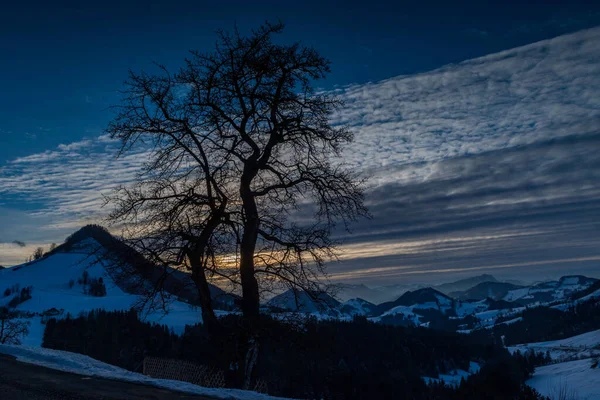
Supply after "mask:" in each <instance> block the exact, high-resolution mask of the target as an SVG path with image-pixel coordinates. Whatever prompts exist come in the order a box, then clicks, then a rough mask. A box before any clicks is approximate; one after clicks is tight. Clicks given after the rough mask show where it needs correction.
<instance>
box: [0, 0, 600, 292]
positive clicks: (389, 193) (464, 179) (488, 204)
mask: <svg viewBox="0 0 600 400" xmlns="http://www.w3.org/2000/svg"><path fill="white" fill-rule="evenodd" d="M13 3H15V4H11V5H8V6H5V7H4V8H3V12H2V13H1V14H0V51H1V54H2V55H3V56H2V62H0V76H2V77H3V78H0V82H1V85H0V86H1V88H2V91H1V92H0V227H1V229H0V264H2V265H15V264H19V263H21V262H22V261H23V260H24V259H25V258H26V257H27V255H28V254H29V253H30V252H31V250H32V248H34V247H35V246H38V245H46V246H47V245H48V244H49V243H52V242H61V241H62V240H64V238H65V237H66V236H67V235H68V234H69V233H71V232H72V231H74V230H75V229H77V228H78V227H80V226H81V225H83V224H85V223H87V222H93V221H98V220H99V219H100V218H101V216H102V214H103V213H104V212H105V211H106V209H103V208H101V205H102V200H101V194H102V193H106V192H107V191H110V189H111V188H114V187H116V186H117V185H118V184H121V183H127V182H130V181H132V180H133V178H134V175H135V171H136V169H137V168H138V167H139V165H140V163H141V162H142V161H143V159H144V153H143V151H142V150H140V151H139V152H137V153H135V152H134V153H131V154H128V155H127V156H125V157H124V158H121V159H118V160H116V159H115V149H116V144H115V143H114V142H113V141H111V140H110V139H109V138H108V137H107V136H106V135H104V133H103V129H104V128H105V127H106V124H107V123H108V121H109V120H110V118H111V112H110V109H109V107H110V106H111V105H115V104H117V103H118V101H119V90H120V89H121V88H122V82H123V81H124V80H125V79H126V77H127V72H128V70H130V69H131V70H135V71H140V70H152V68H153V62H160V63H161V64H164V65H166V66H167V67H168V68H173V69H176V68H177V67H178V66H180V65H181V62H182V60H183V59H184V58H185V56H186V54H187V51H188V50H193V49H198V50H210V49H211V48H212V46H213V44H214V41H215V39H216V35H215V30H217V29H226V30H227V29H231V28H232V27H233V26H235V25H237V26H238V28H239V29H240V30H242V31H247V30H249V29H251V28H253V27H256V26H258V25H259V24H260V23H262V22H263V21H265V20H277V19H280V20H282V21H283V22H284V23H285V24H286V30H285V33H284V34H283V35H281V37H280V38H279V39H278V40H281V41H283V42H291V41H297V40H301V41H302V43H304V44H306V45H309V46H312V47H315V48H316V49H317V50H318V51H320V52H321V53H322V54H323V55H324V56H326V57H327V58H329V59H330V60H331V62H332V73H331V74H330V76H329V77H328V79H327V80H325V81H321V82H319V87H320V88H321V89H323V90H327V91H332V92H335V93H336V94H338V95H339V96H340V97H341V98H343V99H344V100H345V103H346V106H345V108H344V109H343V110H341V111H340V112H338V113H337V114H336V115H334V116H333V122H335V123H342V124H346V125H349V126H350V127H352V129H353V130H354V131H355V134H356V142H355V143H354V144H353V145H352V146H350V148H348V150H347V152H346V154H345V157H346V159H347V161H348V162H349V163H350V164H351V165H353V166H354V167H355V168H357V169H359V170H360V171H362V172H363V173H364V174H365V176H369V177H370V179H369V190H368V195H367V203H368V205H369V207H370V209H371V212H372V214H373V217H374V218H373V219H372V220H368V221H361V222H359V223H358V224H357V225H356V226H355V227H354V228H353V234H352V235H344V236H343V237H342V239H343V240H344V243H345V244H344V246H343V253H342V258H341V260H340V261H339V262H337V263H334V264H332V265H331V266H330V268H329V271H330V273H331V276H332V278H333V279H335V280H341V281H346V282H353V283H366V284H369V285H382V284H390V283H402V282H434V281H448V280H453V279H458V278H462V277H465V276H470V275H474V274H480V273H484V272H485V273H492V274H494V275H497V276H498V277H500V278H511V279H523V280H537V279H545V278H555V277H558V276H561V275H565V274H571V273H578V274H579V273H580V274H586V275H589V276H596V277H599V278H600V246H599V244H600V217H599V216H600V185H599V184H598V182H599V180H598V178H600V176H599V175H600V155H599V154H598V152H597V150H596V149H600V96H598V95H597V93H600V28H598V27H599V26H600V4H598V5H592V2H577V1H569V2H549V1H540V2H536V1H529V2H526V4H519V3H517V2H506V1H503V2H479V3H480V4H477V5H473V4H466V3H465V4H463V5H457V4H453V5H451V6H450V5H448V4H447V3H448V2H440V3H432V2H420V3H419V5H418V6H416V5H414V4H409V3H408V2H394V4H391V3H392V2H376V1H371V2H323V1H320V2H311V1H304V2H302V3H298V4H292V3H290V2H227V3H225V2H221V3H218V4H214V2H203V1H197V2H180V1H170V2H168V3H166V2H153V1H145V2H111V1H108V2H102V3H98V2H53V3H52V4H49V3H46V2H44V3H41V2H40V3H36V2H21V3H19V4H16V2H13ZM523 46H524V47H523ZM15 240H20V241H23V242H25V243H26V244H27V246H26V247H24V248H22V247H20V246H16V245H14V244H13V241H15Z"/></svg>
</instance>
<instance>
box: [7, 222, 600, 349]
mask: <svg viewBox="0 0 600 400" xmlns="http://www.w3.org/2000/svg"><path fill="white" fill-rule="evenodd" d="M96 256H101V257H100V258H101V259H102V262H98V257H96ZM84 271H85V272H86V273H87V274H89V276H90V277H91V278H94V279H98V278H100V277H102V278H103V282H105V284H106V295H105V296H103V297H94V296H91V295H90V293H89V292H88V290H87V289H86V288H85V287H84V286H85V285H82V284H81V283H79V282H81V280H82V277H83V273H84ZM164 271H165V270H164V269H163V268H159V267H158V266H156V265H153V264H151V263H149V262H148V261H146V260H145V259H144V258H143V257H142V256H141V255H140V254H139V253H137V252H135V251H134V250H133V249H131V248H130V247H129V246H127V245H126V244H124V243H123V242H121V241H119V240H118V239H116V238H114V237H113V236H112V235H110V234H109V233H108V232H107V231H105V230H104V229H102V228H101V227H94V226H90V227H86V228H84V229H82V230H80V231H78V232H76V233H75V234H73V235H71V237H69V238H68V239H67V240H66V241H65V243H64V244H62V245H60V246H58V247H57V248H56V249H55V250H53V251H51V252H50V253H48V254H46V255H45V256H44V257H43V258H42V259H40V260H36V261H33V262H30V263H27V264H23V265H20V266H16V267H13V268H8V269H2V270H0V294H4V297H2V298H0V306H3V305H7V304H9V303H10V302H11V300H12V301H14V297H15V295H14V293H16V291H17V290H19V288H28V287H30V286H31V296H32V297H31V299H27V300H26V301H23V302H21V303H19V304H17V305H14V307H16V309H17V310H21V311H23V312H26V313H34V315H36V313H38V314H40V315H42V314H43V313H44V312H45V311H47V310H50V309H56V310H63V311H64V313H71V315H77V314H78V313H80V312H85V311H91V310H93V309H106V310H125V309H129V308H130V307H131V306H132V305H134V304H135V303H136V301H137V300H138V299H139V296H138V295H139V294H140V293H142V292H143V291H144V290H147V289H148V288H152V287H153V286H154V285H155V284H156V283H157V282H158V280H159V279H164V288H165V291H166V292H167V294H169V295H170V296H171V300H174V301H173V302H172V304H171V306H170V307H171V311H169V314H168V315H167V316H159V314H151V315H155V316H154V317H152V318H155V319H157V320H161V321H164V319H163V318H167V320H172V321H173V324H175V326H178V327H179V328H180V329H183V328H182V327H183V326H185V325H186V324H194V323H197V322H198V321H199V320H200V313H199V311H198V310H197V308H194V307H195V305H197V304H198V301H197V293H196V290H195V287H194V284H193V282H192V281H191V279H190V277H189V275H188V274H187V273H185V272H183V271H178V270H173V269H170V268H167V269H166V272H167V274H166V275H163V273H164ZM131 272H136V274H131ZM132 275H135V276H138V277H141V281H139V280H135V279H131V276H132ZM337 289H338V292H337V293H334V294H333V295H330V294H325V293H317V292H303V291H300V290H288V291H286V292H283V293H281V294H279V295H277V296H275V297H273V298H272V299H270V300H269V301H267V302H266V303H265V304H264V305H263V308H262V309H263V312H270V313H272V315H274V316H277V315H281V314H282V313H302V314H305V315H311V316H315V317H317V318H338V319H351V318H354V317H356V316H364V317H367V318H369V319H370V320H371V321H373V322H377V323H386V324H392V325H407V326H426V327H431V328H437V329H445V330H452V331H459V332H469V331H471V330H474V329H475V330H476V329H481V328H486V327H491V326H494V325H496V324H507V323H511V322H512V321H516V320H518V318H520V317H519V315H520V313H522V312H523V311H524V310H525V306H529V307H538V306H543V307H555V308H557V309H567V308H568V307H570V306H571V305H572V304H574V303H576V302H580V301H586V300H589V299H594V298H599V299H600V281H598V280H597V279H595V278H590V277H586V276H581V275H573V276H564V277H562V278H560V279H558V280H552V281H547V282H540V283H536V284H534V285H517V284H515V283H510V282H501V281H499V280H497V279H496V278H495V277H493V276H492V275H478V276H474V277H471V278H467V279H462V280H459V281H456V282H451V283H445V284H441V285H437V286H434V287H419V286H416V285H389V286H385V287H380V288H369V287H368V286H365V285H347V284H346V285H339V286H338V288H337ZM340 293H342V294H343V295H340ZM394 293H395V295H394ZM211 294H212V297H213V299H214V304H215V308H216V309H217V310H221V311H219V313H221V314H222V313H227V312H231V311H234V310H237V306H236V304H238V296H236V295H235V294H230V293H227V292H225V291H224V290H222V289H221V288H218V287H217V286H214V285H211ZM356 294H360V296H357V295H356ZM350 295H354V297H349V296H350ZM392 295H394V297H391V298H390V296H392ZM372 299H384V300H383V301H371V300H372ZM340 300H341V301H340ZM40 340H41V339H40Z"/></svg>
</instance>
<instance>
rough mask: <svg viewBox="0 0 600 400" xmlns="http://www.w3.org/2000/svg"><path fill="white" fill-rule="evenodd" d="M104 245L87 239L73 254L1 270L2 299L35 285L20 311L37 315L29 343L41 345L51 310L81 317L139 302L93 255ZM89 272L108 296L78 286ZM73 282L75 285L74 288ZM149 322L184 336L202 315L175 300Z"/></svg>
mask: <svg viewBox="0 0 600 400" xmlns="http://www.w3.org/2000/svg"><path fill="white" fill-rule="evenodd" d="M98 249H101V248H100V245H99V244H98V243H97V242H95V241H94V240H93V239H87V240H86V241H84V242H83V243H80V244H79V245H78V246H76V247H74V248H73V249H72V251H69V252H59V253H55V254H52V255H50V256H48V257H46V258H43V259H41V260H38V261H35V262H32V263H28V264H25V265H22V266H17V267H13V268H9V269H4V270H2V271H0V296H3V294H4V291H5V289H7V288H11V287H13V286H15V285H19V286H20V287H21V288H24V287H28V286H31V287H32V292H31V297H32V298H31V299H29V300H27V301H25V302H23V303H21V304H19V305H18V306H17V307H16V310H18V311H22V312H24V313H31V314H33V315H32V317H31V318H29V320H30V322H31V325H30V333H29V336H28V337H26V338H25V339H24V343H25V344H29V345H37V346H40V345H41V341H42V335H43V328H44V326H43V325H42V324H41V314H42V313H43V312H44V311H46V310H49V309H51V308H56V309H57V310H60V311H62V314H61V315H59V316H58V317H59V318H60V317H61V316H63V317H64V316H65V315H66V314H67V313H70V314H71V315H74V316H76V315H78V314H80V313H82V312H87V311H91V310H94V309H104V310H109V311H114V310H128V309H130V308H131V307H132V306H133V305H134V304H135V303H136V301H137V300H138V297H137V296H136V295H133V294H129V293H125V292H124V291H123V290H121V289H120V288H119V286H117V284H116V283H115V281H114V280H113V279H112V277H111V276H110V274H109V273H108V272H107V269H106V268H105V266H104V265H102V264H101V263H99V262H97V261H96V260H97V258H96V257H95V256H90V254H91V253H94V252H97V251H98ZM84 271H87V273H88V274H89V276H90V278H100V277H102V279H103V281H104V284H105V286H106V296H104V297H95V296H91V295H87V294H85V293H84V290H83V286H82V285H79V284H78V283H77V281H78V279H80V278H81V277H82V275H83V273H84ZM69 281H73V282H75V284H74V286H73V287H70V285H69ZM13 296H14V294H11V295H9V296H7V297H1V298H0V306H3V305H7V304H8V302H9V301H10V300H11V299H12V298H13ZM146 320H148V321H150V322H159V323H161V324H166V325H168V326H170V327H172V328H173V329H174V330H175V332H178V333H182V332H183V330H184V328H185V325H186V324H190V325H191V324H196V323H198V322H201V317H200V312H199V311H198V310H194V309H193V308H192V307H190V306H189V305H188V304H186V303H182V302H178V301H173V302H171V303H170V304H169V307H168V313H167V314H166V315H165V314H163V313H158V312H155V313H149V314H148V315H147V316H146Z"/></svg>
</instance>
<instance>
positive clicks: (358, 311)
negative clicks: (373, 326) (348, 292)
mask: <svg viewBox="0 0 600 400" xmlns="http://www.w3.org/2000/svg"><path fill="white" fill-rule="evenodd" d="M375 307H376V306H375V304H373V303H370V302H368V301H366V300H363V299H350V300H348V301H346V302H344V303H342V304H340V305H339V310H340V312H342V313H343V314H346V315H350V316H355V315H371V314H372V313H373V311H374V310H375Z"/></svg>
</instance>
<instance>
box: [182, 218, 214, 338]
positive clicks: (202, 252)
mask: <svg viewBox="0 0 600 400" xmlns="http://www.w3.org/2000/svg"><path fill="white" fill-rule="evenodd" d="M221 217H222V210H221V211H220V212H215V213H214V214H212V215H211V217H210V219H209V220H208V222H207V224H206V227H205V228H204V230H203V231H202V234H201V235H200V237H199V238H198V242H197V244H196V246H195V248H194V250H193V251H191V252H190V254H188V258H189V259H190V266H191V267H192V281H194V284H195V285H196V289H197V291H198V299H199V301H200V307H201V308H202V322H203V323H204V325H205V326H206V328H207V329H208V332H209V333H210V334H212V333H214V330H215V328H216V326H217V324H218V321H217V317H216V315H215V310H214V308H213V304H212V297H211V295H210V287H209V285H208V280H207V279H206V274H205V272H204V268H205V259H206V257H208V255H207V247H208V243H209V240H210V237H211V236H212V234H213V232H214V230H215V229H216V228H217V226H218V225H219V223H220V221H221Z"/></svg>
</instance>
